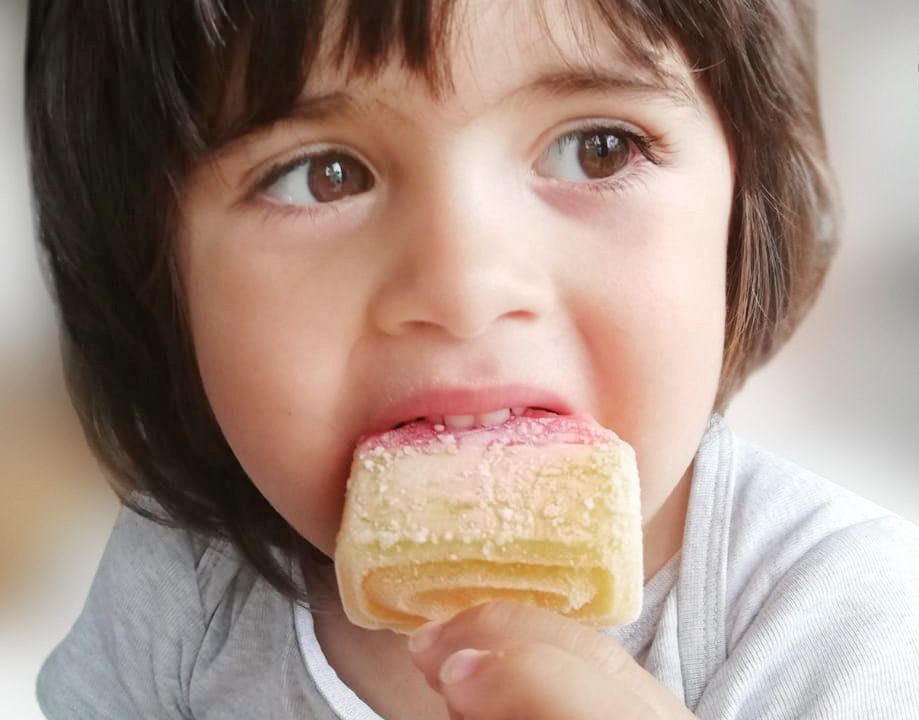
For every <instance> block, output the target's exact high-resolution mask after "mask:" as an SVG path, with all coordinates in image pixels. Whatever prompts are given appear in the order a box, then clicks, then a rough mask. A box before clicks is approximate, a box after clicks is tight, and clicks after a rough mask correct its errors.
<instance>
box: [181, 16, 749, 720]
mask: <svg viewBox="0 0 919 720" xmlns="http://www.w3.org/2000/svg"><path fill="white" fill-rule="evenodd" d="M470 5H471V6H474V7H471V8H470V10H469V11H468V12H466V13H464V14H461V16H460V17H461V20H460V22H459V24H458V32H457V34H456V38H455V42H454V43H453V45H452V49H451V58H450V59H451V71H452V77H453V90H454V91H453V92H450V93H447V94H446V95H444V96H443V97H434V96H433V95H432V93H431V92H430V91H429V89H428V87H427V86H426V85H425V83H424V82H423V81H422V80H420V79H419V78H417V77H415V76H412V75H410V74H407V73H405V71H404V70H403V69H401V67H400V66H399V64H398V63H393V64H391V65H388V66H386V67H385V68H383V70H382V72H381V73H380V74H379V75H378V76H376V77H375V78H372V79H370V78H358V79H357V80H355V81H353V82H352V83H351V84H350V85H348V86H347V88H345V87H344V86H343V85H342V84H341V82H342V80H341V77H342V75H341V73H337V72H336V68H334V67H320V69H319V71H318V72H317V73H315V74H314V75H313V76H312V77H311V79H310V83H309V87H308V91H309V94H311V95H314V94H322V93H326V92H336V91H343V90H345V89H347V90H348V92H350V93H351V94H352V96H353V101H354V102H353V103H352V104H351V105H350V106H349V107H347V108H333V109H332V112H330V113H329V114H328V115H327V116H320V117H312V118H308V119H307V118H298V119H291V120H289V121H285V122H281V123H278V124H276V125H275V126H273V127H272V128H271V129H270V130H269V131H268V132H265V133H260V134H258V135H253V136H251V137H248V138H245V139H244V140H243V141H242V142H237V143H234V144H233V145H231V146H227V147H226V148H224V149H223V150H222V151H220V152H219V153H217V154H216V155H215V157H214V158H213V159H212V162H210V163H208V164H206V165H204V166H202V167H201V168H200V169H199V170H198V171H197V172H196V173H195V174H194V175H193V176H192V178H191V181H190V184H189V187H188V192H187V194H186V197H185V202H184V207H183V210H184V218H185V221H184V226H183V229H182V233H181V242H180V249H179V267H180V273H181V277H182V281H183V284H184V287H185V291H186V294H187V298H188V303H189V312H190V321H191V328H192V335H193V339H194V344H195V351H196V354H197V357H198V361H199V367H200V371H201V375H202V378H203V381H204V386H205V390H206V392H207V396H208V399H209V401H210V403H211V405H212V407H213V410H214V413H215V415H216V417H217V420H218V422H219V424H220V426H221V428H222V430H223V431H224V433H225V435H226V438H227V440H228V442H229V443H230V445H231V447H232V448H233V450H234V452H235V454H236V455H237V457H238V458H239V460H240V462H241V464H242V465H243V467H244V468H245V470H246V471H247V472H248V474H249V476H250V477H251V479H252V482H253V483H255V485H256V486H257V487H258V488H259V490H260V491H261V492H262V493H263V494H264V495H265V497H266V498H267V499H268V500H269V502H271V503H272V505H273V506H274V507H275V508H276V509H277V510H278V512H279V513H280V514H281V515H282V516H283V517H284V518H286V519H287V520H288V521H289V522H290V523H291V525H292V526H293V527H295V528H296V529H297V530H298V531H299V532H300V533H301V534H302V535H303V536H304V537H305V538H307V539H308V540H309V541H310V542H311V543H313V544H314V545H315V546H316V547H318V548H319V549H320V550H322V551H323V552H325V553H327V554H329V555H332V554H333V552H334V547H335V535H336V532H337V529H338V524H339V519H340V516H341V510H342V506H343V501H344V494H345V483H346V479H347V477H348V474H349V466H350V458H351V453H352V451H353V448H354V445H355V443H356V441H357V439H358V438H359V437H360V436H361V435H362V434H363V433H365V432H367V431H368V429H370V428H371V426H372V425H373V423H374V422H375V420H376V419H378V418H379V417H380V416H381V414H385V412H386V410H387V408H390V407H392V406H393V404H394V403H397V402H399V401H402V400H404V399H405V398H406V397H409V396H410V395H412V394H414V393H417V392H422V391H423V392H437V391H439V390H443V389H464V390H476V391H480V392H482V393H483V397H486V398H487V397H488V396H489V393H490V392H491V391H492V390H493V389H494V388H500V387H503V386H507V385H509V384H525V385H530V386H537V387H541V388H547V389H550V390H551V391H552V392H554V393H555V394H557V395H558V396H560V397H562V398H564V399H565V401H566V402H567V403H568V404H569V405H570V406H571V409H572V410H575V411H579V412H586V413H589V414H591V415H593V416H594V417H595V418H597V420H598V421H599V422H600V423H601V424H603V425H604V426H606V427H609V428H611V429H613V430H615V431H616V432H617V433H618V434H619V435H620V436H621V437H622V438H623V439H624V440H626V441H627V442H629V443H630V444H631V445H632V446H633V447H634V448H635V450H636V453H637V456H638V461H639V469H640V474H641V484H642V506H643V507H642V513H643V525H644V538H645V557H644V560H645V572H646V577H650V576H651V575H652V574H653V573H654V572H655V571H656V570H657V569H659V568H660V567H661V566H662V565H663V564H664V563H665V562H666V561H667V559H669V558H670V557H671V556H672V555H673V553H674V552H676V551H677V550H678V549H679V547H680V544H681V540H682V527H683V523H684V520H685V511H686V504H687V501H688V493H689V488H690V480H691V471H692V459H693V455H694V453H695V450H696V448H697V446H698V443H699V440H700V438H701V436H702V433H703V431H704V428H705V426H706V423H707V421H708V418H709V416H710V413H711V411H712V405H713V402H714V398H715V394H716V391H717V387H718V379H719V375H720V370H721V360H722V357H721V354H722V347H723V340H724V320H725V274H726V245H727V231H728V219H729V213H730V206H731V196H732V189H733V183H732V165H731V154H730V148H729V144H728V141H727V139H726V137H725V133H724V131H723V129H722V127H721V125H720V123H719V121H718V116H717V112H716V110H715V109H714V108H713V107H711V105H710V104H709V103H708V101H707V100H706V98H705V97H704V95H703V94H702V93H701V92H700V90H699V88H697V87H695V86H694V85H693V80H692V77H691V75H690V74H689V73H688V70H687V68H686V67H685V65H684V63H683V62H682V61H681V60H680V58H678V57H676V56H674V57H670V58H666V59H665V61H664V62H665V66H666V67H667V68H668V69H669V70H670V71H671V72H672V73H673V74H674V75H675V76H676V77H677V78H680V79H682V82H683V83H684V85H685V88H686V93H684V95H685V97H674V94H673V93H666V92H664V91H663V90H660V89H657V90H655V89H652V88H647V87H645V88H643V89H637V88H635V87H632V88H619V89H616V88H611V87H605V88H602V89H599V88H593V89H583V90H580V91H576V92H575V91H571V90H570V89H569V90H568V91H566V92H559V91H558V88H557V87H556V89H555V91H549V90H547V89H546V88H542V89H533V88H530V87H527V86H528V83H529V82H530V81H531V80H532V79H533V78H534V76H536V75H540V74H542V73H559V72H564V71H566V70H570V69H571V67H572V65H576V66H582V65H584V64H585V63H586V64H588V65H590V66H593V67H601V68H604V69H607V70H610V71H611V72H616V73H618V74H620V75H624V76H627V77H630V78H633V79H635V78H640V79H641V80H642V82H645V83H647V82H649V81H650V78H649V76H648V74H647V72H643V73H642V72H641V71H640V70H639V69H637V68H634V67H630V66H629V65H628V63H627V62H626V61H625V58H624V55H623V54H622V52H621V51H620V50H619V48H617V46H616V44H615V42H614V41H613V40H612V39H611V38H606V37H604V33H602V32H601V33H597V35H598V37H597V42H596V44H595V45H591V44H585V43H583V42H581V41H579V38H578V37H577V35H576V34H575V33H574V31H573V30H572V29H571V23H569V22H568V20H567V18H568V16H567V15H564V14H563V13H562V9H561V3H558V7H556V4H554V3H546V4H545V7H546V13H547V15H548V19H549V21H550V22H549V23H548V27H552V28H553V37H552V38H551V39H550V38H547V37H546V35H545V29H544V25H543V24H542V23H540V22H539V21H538V20H537V19H536V18H535V16H534V14H533V13H532V12H529V11H528V5H529V3H526V2H516V1H513V2H511V1H508V2H501V3H493V2H487V1H485V0H482V1H481V2H478V1H476V2H471V3H470ZM554 14H557V15H558V17H554ZM585 126H586V128H591V129H595V128H597V127H598V126H603V127H605V128H609V127H612V128H614V129H615V128H626V129H627V130H629V131H630V132H635V133H637V134H640V135H644V136H648V137H650V138H653V139H654V142H653V144H652V152H653V154H654V157H655V159H656V161H657V164H656V163H655V162H651V161H650V160H648V159H647V158H646V157H645V156H644V155H643V154H642V152H641V151H640V150H639V149H637V148H636V147H632V148H631V150H630V151H629V153H627V156H626V157H627V163H626V164H625V165H624V166H623V167H621V168H619V169H618V170H616V171H615V172H614V173H613V174H612V175H611V176H610V177H607V178H603V179H600V180H594V179H590V178H579V177H575V176H573V175H572V174H571V172H570V169H571V168H572V167H574V168H578V167H579V166H578V165H577V162H574V165H572V164H571V163H570V162H569V160H571V158H575V159H576V157H577V156H576V155H571V156H570V157H568V156H566V158H567V159H566V160H565V161H564V162H561V161H558V156H547V155H546V151H547V149H548V148H550V147H552V146H553V143H554V142H555V141H556V140H557V139H558V138H559V137H560V136H563V135H565V134H566V133H570V132H572V131H575V130H578V131H580V130H582V129H585ZM617 132H618V130H617ZM330 145H334V146H335V147H336V148H340V149H342V150H343V151H345V152H347V153H350V155H352V156H353V157H355V158H357V159H359V160H360V161H361V162H362V163H363V164H364V165H366V166H367V168H368V169H369V171H370V172H371V173H372V177H373V184H372V187H370V188H368V189H366V191H365V192H356V193H355V194H351V195H348V196H346V197H343V198H342V199H340V200H336V201H334V202H330V203H321V204H313V205H309V206H304V204H303V202H302V198H301V197H300V196H297V197H293V196H290V195H291V193H290V192H288V191H289V190H290V189H291V188H296V187H300V186H302V185H303V180H302V178H303V177H305V172H306V171H305V169H304V168H300V169H299V170H293V171H292V173H293V174H292V175H287V176H285V177H284V180H282V181H280V182H279V183H274V184H273V185H271V187H267V188H266V187H258V182H257V180H258V178H259V177H261V176H263V175H264V174H265V173H266V172H268V171H269V170H270V169H271V168H272V167H274V166H275V165H277V164H279V163H281V162H283V161H286V160H289V159H291V158H292V157H294V156H298V155H299V154H300V153H302V152H304V151H310V150H315V151H316V152H317V153H319V152H324V151H326V150H327V149H328V148H329V146H330ZM574 147H576V146H574ZM547 158H548V159H547ZM298 179H299V180H298ZM298 181H299V182H300V185H299V186H298V185H297V184H296V182H298ZM291 183H293V184H291ZM286 195H288V196H290V197H285V196H286ZM489 409H495V408H493V407H492V408H489V407H483V408H482V410H483V411H485V410H489ZM488 608H491V610H489V609H488ZM434 635H435V636H436V637H435V638H434V639H433V640H432V641H431V642H430V643H424V642H421V641H420V640H419V641H418V642H416V644H415V646H414V650H411V649H410V648H409V647H408V646H407V643H406V639H405V638H404V637H402V636H397V635H394V634H392V633H390V632H388V631H377V632H369V631H365V630H362V629H360V628H356V627H355V626H353V625H351V624H350V623H348V622H347V620H346V619H345V618H344V616H343V615H342V613H341V609H340V607H338V606H337V605H336V604H333V607H331V608H330V609H329V610H328V612H327V613H324V614H323V615H321V616H317V636H318V638H319V641H320V643H321V645H322V646H323V649H324V650H325V652H326V655H327V656H328V658H329V661H330V663H331V664H332V666H333V667H335V668H336V670H337V671H338V673H339V675H340V676H341V677H342V679H343V680H344V681H345V682H347V683H348V684H349V685H350V686H351V687H352V688H354V689H355V691H356V692H357V693H358V694H359V695H360V696H361V697H363V698H364V699H365V700H366V701H367V702H368V704H370V705H371V706H372V707H374V709H376V710H377V711H378V712H379V713H380V714H382V715H383V716H384V717H390V718H399V717H406V718H407V717H432V718H433V717H444V716H445V709H444V702H443V700H446V703H447V708H449V712H450V714H451V715H450V716H451V717H454V718H456V717H464V718H467V719H469V720H478V719H483V720H484V719H485V718H493V717H494V718H528V719H529V720H533V719H534V718H535V719H537V720H538V719H539V718H547V719H548V718H553V720H557V718H559V717H566V718H588V717H614V716H616V717H618V716H619V715H616V714H615V713H614V711H615V712H620V711H621V712H622V713H623V714H622V715H621V716H622V717H636V718H637V717H641V718H652V717H682V716H689V714H688V711H686V710H685V708H682V707H681V706H680V705H679V704H678V703H677V702H676V701H675V700H674V699H673V697H672V696H671V695H670V694H669V692H668V691H667V690H666V689H665V688H664V687H663V686H661V685H660V684H658V683H657V681H656V680H654V678H653V677H651V676H650V675H647V673H645V672H644V671H643V670H642V669H641V668H640V667H638V666H637V665H636V664H635V663H634V661H632V659H631V658H630V657H629V656H628V655H627V654H626V653H625V652H624V651H623V650H622V649H621V648H620V647H619V646H618V645H617V644H616V643H615V642H614V641H612V640H610V639H609V638H607V637H606V636H604V635H601V634H599V633H596V632H594V631H589V630H585V629H584V628H583V627H581V626H580V625H578V624H577V623H574V622H572V621H570V620H567V619H565V618H561V617H558V616H555V615H552V614H550V613H546V612H542V611H538V610H534V609H532V608H525V607H522V606H517V605H508V604H503V603H498V604H493V605H489V606H484V609H483V608H479V609H476V610H473V611H468V612H466V613H461V614H460V615H458V616H457V617H456V618H454V619H453V620H452V621H450V622H449V623H447V624H446V625H445V626H443V627H441V628H439V630H438V632H436V633H435V634H434ZM469 648H475V649H478V650H480V651H484V652H485V654H480V655H471V654H470V653H469V652H466V651H467V650H468V649H469ZM456 653H459V655H457V654H456ZM470 659H474V660H476V661H477V662H476V663H474V667H473V669H474V672H472V673H471V674H470V675H468V676H467V677H466V678H465V679H463V680H457V681H454V682H445V681H444V678H445V677H446V678H447V679H449V676H450V671H449V668H451V667H452V668H453V670H456V668H457V667H459V665H457V663H460V662H461V661H463V660H470ZM382 663H385V666H386V667H388V668H390V672H388V673H387V674H386V675H387V677H386V678H380V677H379V675H380V673H379V667H381V664H382ZM575 668H577V670H575ZM444 673H446V675H444ZM549 677H551V678H552V681H551V682H547V679H548V678H549ZM395 678H398V680H394V679H395ZM598 708H606V710H604V712H601V713H600V714H599V715H598V714H597V713H598V710H597V709H598ZM628 713H631V714H628Z"/></svg>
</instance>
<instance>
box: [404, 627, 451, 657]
mask: <svg viewBox="0 0 919 720" xmlns="http://www.w3.org/2000/svg"><path fill="white" fill-rule="evenodd" d="M443 627H444V624H443V623H442V622H439V621H437V620H434V621H432V622H429V623H425V624H424V625H422V626H421V627H420V628H418V629H417V630H416V631H415V632H414V633H412V636H411V637H410V638H409V639H408V649H409V650H410V651H411V652H413V653H418V652H424V651H425V650H427V649H428V648H429V647H431V646H432V645H433V644H434V643H435V642H436V641H437V638H438V636H439V635H440V632H441V630H443Z"/></svg>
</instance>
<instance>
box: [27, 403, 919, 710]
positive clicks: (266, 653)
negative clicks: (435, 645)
mask: <svg viewBox="0 0 919 720" xmlns="http://www.w3.org/2000/svg"><path fill="white" fill-rule="evenodd" d="M917 558H919V529H917V528H916V527H915V526H913V525H911V524H910V523H908V522H906V521H905V520H902V519H900V518H898V517H897V516H895V515H892V514H891V513H889V512H887V511H884V510H882V509H881V508H878V507H876V506H874V505H872V504H870V503H868V502H866V501H864V500H862V499H860V498H858V497H856V496H855V495H852V494H851V493H849V492H847V491H845V490H842V489H841V488H838V487H836V486H834V485H832V484H830V483H828V482H826V481H824V480H822V479H820V478H818V477H815V476H813V475H811V474H809V473H807V472H804V471H802V470H801V469H799V468H797V467H795V466H793V465H791V464H789V463H787V462H785V461H782V460H780V459H777V458H775V457H774V456H771V455H769V454H768V453H765V452H763V451H761V450H759V449H757V448H755V447H753V446H751V445H748V444H746V443H744V442H742V441H740V440H738V439H737V438H736V437H735V436H734V435H733V434H732V433H731V432H730V430H729V429H728V428H727V426H726V425H725V423H724V422H723V420H722V419H721V418H719V417H715V418H713V420H712V422H711V424H710V425H709V428H708V430H707V432H706V434H705V437H704V438H703V441H702V443H701V445H700V448H699V451H698V454H697V456H696V464H695V472H694V475H693V485H692V491H691V497H690V502H689V511H688V516H687V522H686V528H685V533H684V543H683V549H682V551H681V554H680V555H679V556H678V558H677V559H676V560H675V561H674V562H673V563H671V565H670V566H669V567H668V568H665V570H664V571H663V574H659V576H657V577H655V578H654V579H652V581H651V583H650V584H649V586H648V590H649V591H650V592H649V593H648V600H647V602H646V606H645V609H644V612H643V613H642V616H641V617H640V618H639V620H638V621H637V622H636V623H634V624H633V625H630V626H627V627H625V628H620V629H617V630H611V631H609V632H610V633H611V634H612V635H614V636H615V637H617V639H619V641H620V642H622V643H623V645H624V646H625V647H626V648H627V649H628V650H629V651H630V652H631V653H632V654H633V655H634V656H635V657H637V658H639V660H640V661H641V662H642V664H643V665H644V666H645V667H646V668H647V669H648V670H649V671H650V672H651V673H652V674H653V675H655V676H656V677H657V678H658V679H659V680H660V681H661V682H662V683H663V684H664V685H666V686H667V687H668V688H669V689H670V691H671V692H673V693H674V694H675V695H676V697H678V698H679V699H681V700H682V701H683V702H684V703H685V704H686V705H687V707H689V708H690V709H691V710H693V711H694V712H695V713H696V714H697V715H698V716H699V717H700V718H709V719H711V720H716V719H717V720H726V719H730V718H738V719H740V718H757V719H762V720H769V719H773V718H774V719H776V720H777V719H779V718H788V719H791V718H795V719H800V718H826V719H827V720H829V719H832V720H846V719H847V718H852V719H853V720H854V719H856V718H857V719H858V720H870V719H872V718H877V719H878V720H881V719H882V718H883V719H884V720H889V719H891V718H894V719H895V718H903V719H904V720H906V719H911V720H914V719H915V718H919V562H917ZM298 617H300V622H299V623H298ZM298 625H299V627H300V636H299V637H298V632H297V629H298ZM309 632H310V629H309V624H308V623H304V622H302V610H299V609H297V608H295V607H294V605H293V604H292V603H291V601H290V600H288V599H286V598H284V597H283V596H281V595H279V594H278V593H277V592H276V591H275V590H273V589H272V588H271V586H270V585H268V583H267V582H265V581H264V580H263V579H262V578H261V577H260V576H259V575H258V574H257V573H255V572H254V571H253V570H252V569H251V568H250V567H248V566H247V565H246V564H245V563H244V562H243V561H242V560H241V559H240V557H239V555H238V553H237V552H236V551H235V550H234V549H233V548H232V547H231V546H230V545H228V544H226V543H222V542H206V541H203V540H200V539H196V538H195V537H193V536H192V535H190V534H189V533H186V532H183V531H180V530H173V529H169V528H165V527H161V526H159V525H156V524H154V523H151V522H149V521H147V520H144V519H143V518H141V517H139V516H137V515H136V514H134V513H132V512H130V511H128V510H124V511H122V513H121V515H120V517H119V520H118V523H117V524H116V527H115V529H114V531H113V534H112V537H111V539H110V540H109V543H108V545H107V547H106V550H105V553H104V555H103V558H102V562H101V565H100V567H99V571H98V573H97V575H96V578H95V580H94V581H93V585H92V589H91V590H90V595H89V598H88V600H87V603H86V607H85V608H84V610H83V613H82V614H81V615H80V617H79V619H78V620H77V622H76V624H75V625H74V627H73V629H72V630H71V631H70V633H69V634H68V635H67V637H66V638H65V639H64V640H63V642H62V643H61V644H60V645H59V646H58V647H57V649H55V651H54V653H53V654H52V655H51V656H50V657H49V658H48V660H47V661H46V662H45V665H44V667H43V668H42V671H41V673H40V675H39V679H38V698H39V702H40V704H41V707H42V710H43V711H44V712H45V714H46V715H47V716H48V717H49V718H52V719H55V720H56V719H64V718H94V719H95V718H118V719H123V718H137V717H156V718H195V719H196V720H206V719H207V720H210V719H213V720H217V719H218V718H219V719H221V720H226V719H227V718H250V717H253V712H257V716H258V717H260V718H279V719H280V718H310V719H316V720H335V719H336V718H348V720H353V719H354V718H357V717H362V718H363V717H369V716H367V715H366V712H365V711H366V706H364V707H363V708H362V709H360V711H358V708H357V703H359V700H357V698H356V696H355V697H354V698H352V699H351V700H348V701H346V702H345V704H344V705H341V704H337V705H335V708H338V712H336V709H335V708H333V707H332V706H331V705H330V704H329V701H328V700H327V699H326V698H327V697H329V696H330V693H332V694H334V693H335V692H336V688H335V687H334V684H335V683H336V682H338V681H337V679H336V678H334V674H332V676H331V679H330V677H329V675H328V674H327V673H316V671H315V668H316V667H317V663H316V662H315V653H316V652H321V651H318V645H317V644H316V643H315V642H314V638H310V637H308V635H309ZM311 654H312V655H311ZM305 656H306V657H313V661H312V662H310V663H309V665H308V664H307V662H306V661H305V659H304V658H305ZM309 668H312V669H313V672H314V673H315V674H311V672H310V669H309ZM339 685H340V683H339ZM348 702H351V703H352V705H351V706H348ZM342 707H344V709H343V710H342ZM349 707H353V708H354V712H353V713H352V712H351V710H349V709H348V708H349ZM339 713H340V714H339Z"/></svg>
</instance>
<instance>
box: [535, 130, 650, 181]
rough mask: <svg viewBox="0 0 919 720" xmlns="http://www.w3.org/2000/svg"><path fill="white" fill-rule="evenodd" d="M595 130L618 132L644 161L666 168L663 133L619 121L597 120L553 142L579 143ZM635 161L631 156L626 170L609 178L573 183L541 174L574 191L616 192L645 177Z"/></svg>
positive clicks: (606, 132) (616, 133) (545, 178)
mask: <svg viewBox="0 0 919 720" xmlns="http://www.w3.org/2000/svg"><path fill="white" fill-rule="evenodd" d="M592 132H596V133H605V134H609V135H612V134H615V135H618V136H619V137H620V138H622V139H623V140H624V141H625V142H627V143H628V144H629V145H630V146H631V147H633V148H634V149H635V150H637V151H638V154H639V155H641V156H642V158H644V160H646V161H648V162H649V163H651V164H652V165H654V166H656V167H665V166H666V165H667V161H666V157H665V155H664V154H663V153H662V152H661V145H662V142H663V140H662V138H661V137H660V136H655V135H651V134H645V133H641V132H638V131H635V130H632V129H630V128H627V127H623V126H622V125H617V124H615V123H609V124H604V123H602V122H599V123H598V122H596V121H594V122H592V123H587V124H585V125H582V126H580V127H576V128H574V129H573V130H570V131H569V132H567V133H565V134H563V135H559V136H558V137H556V139H555V140H553V141H552V144H553V145H554V144H556V143H561V142H565V141H568V142H572V141H573V142H579V141H580V139H581V138H582V137H583V136H584V135H586V134H589V133H592ZM550 147H551V146H550ZM634 164H635V162H634V159H631V158H630V160H629V164H628V165H627V166H626V167H625V168H624V169H623V172H617V173H616V174H614V175H611V176H610V177H608V178H601V179H597V180H588V181H584V182H572V181H567V180H560V179H557V178H552V177H545V176H541V177H542V178H543V179H544V180H547V181H549V182H552V183H557V184H562V185H565V186H566V187H568V188H570V189H571V190H572V191H573V192H587V193H599V194H605V193H616V192H623V191H625V190H626V189H628V188H630V187H632V186H633V184H634V183H635V182H637V181H639V180H641V174H640V170H641V168H636V167H633V165H634ZM636 171H638V172H636Z"/></svg>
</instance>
